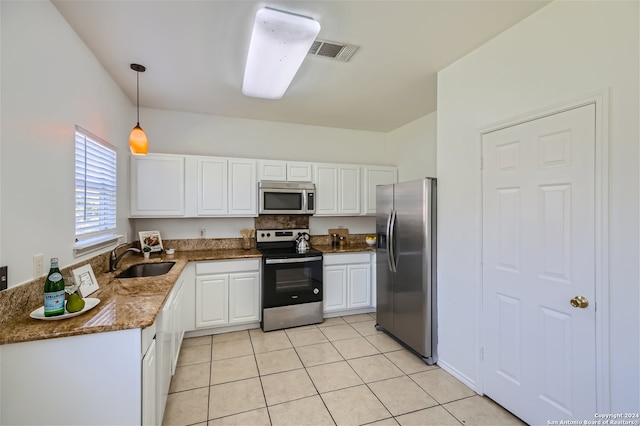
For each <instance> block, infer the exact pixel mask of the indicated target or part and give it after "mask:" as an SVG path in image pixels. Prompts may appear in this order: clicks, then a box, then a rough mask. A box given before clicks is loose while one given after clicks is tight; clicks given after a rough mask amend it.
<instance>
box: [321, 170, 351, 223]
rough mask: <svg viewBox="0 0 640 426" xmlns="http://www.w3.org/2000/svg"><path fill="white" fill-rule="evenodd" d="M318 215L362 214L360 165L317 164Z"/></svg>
mask: <svg viewBox="0 0 640 426" xmlns="http://www.w3.org/2000/svg"><path fill="white" fill-rule="evenodd" d="M314 166H315V170H316V173H315V184H316V203H317V205H316V214H315V215H316V216H336V215H343V216H358V215H360V214H361V199H360V198H361V193H362V192H361V191H362V188H361V179H360V166H357V165H349V164H322V163H318V164H315V165H314Z"/></svg>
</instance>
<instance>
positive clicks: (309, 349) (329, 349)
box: [296, 343, 343, 367]
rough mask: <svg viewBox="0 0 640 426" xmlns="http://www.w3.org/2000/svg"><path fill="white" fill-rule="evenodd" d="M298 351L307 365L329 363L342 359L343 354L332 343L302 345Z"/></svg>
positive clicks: (303, 362)
mask: <svg viewBox="0 0 640 426" xmlns="http://www.w3.org/2000/svg"><path fill="white" fill-rule="evenodd" d="M296 352H297V353H298V356H299V357H300V360H302V364H304V366H305V367H312V366H314V365H320V364H328V363H330V362H336V361H342V360H343V359H342V356H340V354H339V353H338V351H337V350H336V349H335V348H334V347H333V345H332V344H331V343H318V344H317V345H309V346H300V347H298V348H296Z"/></svg>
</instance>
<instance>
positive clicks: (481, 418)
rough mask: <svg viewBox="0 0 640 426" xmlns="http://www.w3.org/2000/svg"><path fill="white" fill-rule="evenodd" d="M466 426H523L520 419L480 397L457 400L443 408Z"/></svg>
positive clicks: (487, 399)
mask: <svg viewBox="0 0 640 426" xmlns="http://www.w3.org/2000/svg"><path fill="white" fill-rule="evenodd" d="M443 407H444V408H445V409H446V410H447V411H449V412H450V413H451V414H453V415H454V416H455V417H456V418H457V419H458V420H459V421H460V422H462V423H464V424H465V425H466V426H471V425H486V426H497V425H524V424H525V423H524V422H522V421H521V420H520V419H518V418H517V417H515V416H514V415H513V414H511V413H510V412H508V411H507V410H505V409H504V408H502V407H501V406H499V405H498V404H496V403H495V402H493V401H492V400H490V399H489V398H486V397H482V396H472V397H470V398H465V399H459V400H458V401H454V402H450V403H448V404H445V405H444V406H443Z"/></svg>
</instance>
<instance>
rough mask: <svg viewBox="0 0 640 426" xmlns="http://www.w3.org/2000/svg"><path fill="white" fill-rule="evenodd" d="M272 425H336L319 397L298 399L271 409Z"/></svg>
mask: <svg viewBox="0 0 640 426" xmlns="http://www.w3.org/2000/svg"><path fill="white" fill-rule="evenodd" d="M269 414H270V415H271V423H272V424H273V425H274V426H277V425H292V426H298V425H334V423H333V419H331V415H330V414H329V412H328V411H327V408H326V407H325V406H324V404H323V402H322V400H321V399H320V397H319V396H312V397H309V398H304V399H298V400H295V401H291V402H285V403H284V404H278V405H273V406H270V407H269Z"/></svg>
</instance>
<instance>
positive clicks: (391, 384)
mask: <svg viewBox="0 0 640 426" xmlns="http://www.w3.org/2000/svg"><path fill="white" fill-rule="evenodd" d="M369 388H370V389H371V390H372V391H373V393H374V394H375V395H376V396H377V397H378V399H379V400H380V401H381V402H382V403H383V404H384V406H385V407H387V410H389V411H390V412H391V414H393V415H394V416H399V415H401V414H406V413H410V412H412V411H416V410H422V409H424V408H429V407H433V406H434V405H438V403H437V402H436V401H435V400H434V399H433V398H431V397H430V396H429V395H428V394H427V393H426V392H425V391H424V390H422V389H421V388H420V386H418V385H416V384H415V383H414V382H413V381H412V380H411V379H410V378H408V377H407V376H402V377H396V378H395V379H388V380H383V381H380V382H375V383H370V384H369Z"/></svg>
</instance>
